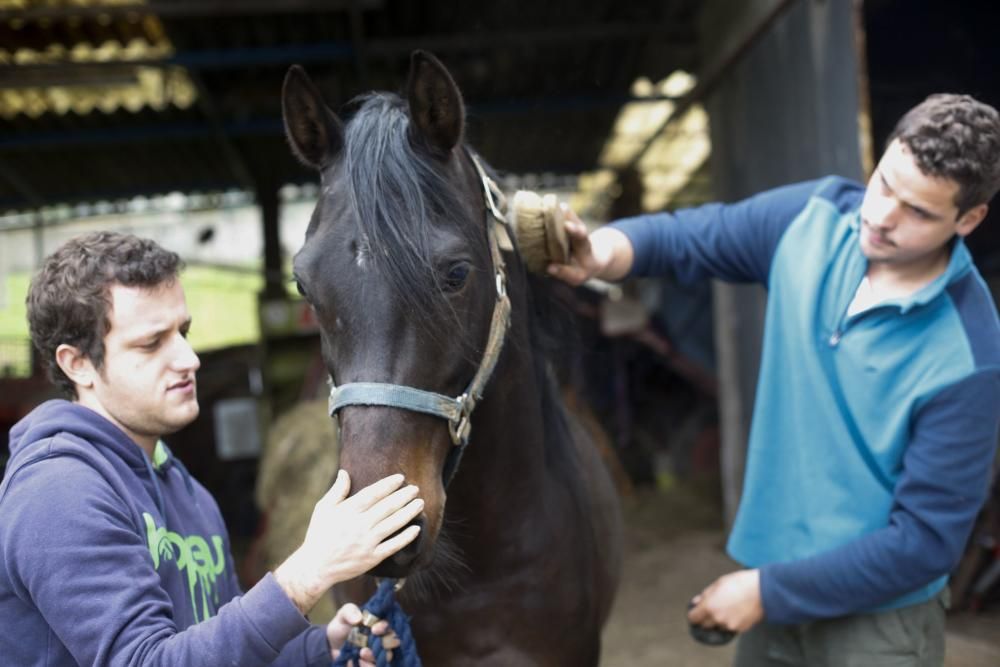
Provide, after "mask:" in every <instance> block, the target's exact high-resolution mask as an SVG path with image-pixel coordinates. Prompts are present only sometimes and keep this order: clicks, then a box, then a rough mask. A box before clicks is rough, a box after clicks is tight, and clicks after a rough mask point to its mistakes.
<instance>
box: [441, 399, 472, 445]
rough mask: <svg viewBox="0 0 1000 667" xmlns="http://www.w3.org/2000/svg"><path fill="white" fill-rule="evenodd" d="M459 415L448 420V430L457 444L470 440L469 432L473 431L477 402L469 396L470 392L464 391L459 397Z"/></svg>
mask: <svg viewBox="0 0 1000 667" xmlns="http://www.w3.org/2000/svg"><path fill="white" fill-rule="evenodd" d="M456 400H457V402H458V415H457V418H456V419H454V420H449V421H448V432H449V433H451V441H452V442H453V443H454V444H456V445H464V444H465V443H466V442H468V441H469V433H470V432H471V431H472V420H471V417H472V409H473V408H474V407H475V402H474V401H473V400H471V399H470V398H469V394H468V393H463V394H462V395H461V396H459V397H458V398H457V399H456Z"/></svg>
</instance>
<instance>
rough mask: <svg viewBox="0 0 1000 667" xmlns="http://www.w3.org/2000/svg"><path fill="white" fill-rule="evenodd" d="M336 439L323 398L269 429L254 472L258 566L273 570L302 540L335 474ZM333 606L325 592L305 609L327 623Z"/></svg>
mask: <svg viewBox="0 0 1000 667" xmlns="http://www.w3.org/2000/svg"><path fill="white" fill-rule="evenodd" d="M338 452H339V447H338V442H337V435H336V431H335V429H334V426H333V420H332V419H330V416H329V415H328V414H327V403H326V400H317V401H308V402H305V403H300V404H299V405H296V406H295V407H294V408H292V409H291V410H289V411H288V412H286V413H285V414H283V415H282V416H281V417H279V418H278V419H277V420H276V421H275V423H274V426H272V428H271V429H270V431H269V432H268V436H267V442H266V444H265V446H264V454H263V456H262V457H261V460H260V468H259V470H258V474H257V488H256V500H257V506H258V507H259V508H260V510H261V511H262V512H263V513H264V514H265V516H266V522H267V523H266V529H265V532H264V533H263V535H262V537H261V542H260V558H261V561H262V565H263V566H264V567H265V568H266V569H267V570H271V569H273V568H274V567H275V566H277V565H278V564H280V563H281V562H282V561H283V560H284V559H285V558H287V557H288V555H289V554H291V553H292V552H293V551H294V550H295V549H297V548H298V547H299V545H301V544H302V540H303V539H304V538H305V534H306V529H307V528H308V527H309V519H310V518H311V517H312V511H313V507H314V506H315V505H316V502H317V501H319V499H320V498H322V497H323V494H325V493H326V492H327V491H328V490H329V488H330V486H331V485H332V484H333V480H334V478H335V477H336V474H337V465H338ZM335 611H336V609H335V607H334V604H333V599H332V597H329V596H327V597H324V598H323V599H321V600H320V602H319V603H318V604H317V605H316V607H314V608H313V610H312V612H311V613H310V614H309V617H310V619H311V620H312V621H313V622H314V623H326V622H328V621H329V620H330V619H331V618H333V615H334V612H335Z"/></svg>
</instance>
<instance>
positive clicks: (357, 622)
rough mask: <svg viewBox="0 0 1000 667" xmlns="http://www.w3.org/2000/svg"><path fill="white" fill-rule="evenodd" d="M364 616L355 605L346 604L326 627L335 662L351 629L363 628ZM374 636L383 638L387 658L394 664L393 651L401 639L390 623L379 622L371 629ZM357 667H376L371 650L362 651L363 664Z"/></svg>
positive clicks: (331, 653)
mask: <svg viewBox="0 0 1000 667" xmlns="http://www.w3.org/2000/svg"><path fill="white" fill-rule="evenodd" d="M362 619H363V615H362V613H361V610H360V609H358V606H357V605H355V604H351V603H348V604H345V605H344V606H343V607H341V608H340V609H338V610H337V615H336V616H334V617H333V620H332V621H330V623H329V624H327V626H326V639H327V641H328V642H329V643H330V647H331V648H330V655H331V656H332V658H333V659H334V660H336V659H337V658H338V657H339V656H340V649H341V648H343V646H344V642H346V641H347V635H349V634H350V632H351V629H352V628H355V627H360V626H361V621H362ZM371 633H372V634H373V635H379V636H381V637H382V647H383V648H385V649H386V652H385V657H386V659H388V660H389V662H392V649H394V648H398V647H399V637H397V636H396V633H395V632H393V631H392V630H390V629H389V623H388V622H386V621H379V622H377V623H375V625H373V626H372V627H371ZM357 667H375V654H374V653H372V650H371V649H370V648H367V647H366V648H363V649H361V664H360V665H358V666H357Z"/></svg>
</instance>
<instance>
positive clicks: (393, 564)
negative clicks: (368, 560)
mask: <svg viewBox="0 0 1000 667" xmlns="http://www.w3.org/2000/svg"><path fill="white" fill-rule="evenodd" d="M426 525H427V524H426V522H425V521H424V519H423V518H422V517H418V518H417V519H415V520H413V521H411V522H410V523H409V525H408V526H406V527H407V528H408V527H409V526H420V533H419V534H418V535H417V537H416V538H415V539H414V540H413V541H412V542H410V543H409V544H407V545H406V546H405V547H403V548H402V549H400V550H399V551H397V552H396V553H394V554H393V555H391V556H389V557H388V558H386V559H385V560H384V561H382V562H381V563H379V564H378V565H376V566H375V567H374V568H372V570H371V571H370V572H369V574H371V575H373V576H376V577H392V578H396V579H398V578H400V577H405V576H407V575H409V574H410V572H411V571H412V570H413V569H414V568H415V567H416V566H417V565H418V562H419V559H420V558H419V557H420V554H421V552H422V548H423V546H424V535H425V533H426ZM403 530H405V528H404V529H403ZM399 532H402V530H400V531H399ZM399 532H397V533H396V535H398V534H399Z"/></svg>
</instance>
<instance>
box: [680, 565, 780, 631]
mask: <svg viewBox="0 0 1000 667" xmlns="http://www.w3.org/2000/svg"><path fill="white" fill-rule="evenodd" d="M692 602H693V603H694V606H693V607H691V610H690V611H689V612H688V620H689V621H690V622H691V623H694V624H696V625H701V626H704V627H717V628H723V629H726V630H732V631H734V632H745V631H747V630H749V629H750V628H751V627H753V626H754V625H756V624H757V623H758V622H760V621H762V620H763V619H764V604H763V602H762V601H761V597H760V570H740V571H738V572H732V573H730V574H727V575H724V576H722V577H719V578H718V579H716V580H715V581H713V582H712V583H711V584H710V585H709V586H708V587H707V588H706V589H705V590H703V591H702V592H701V593H699V594H698V595H696V596H695V597H694V599H693V600H692Z"/></svg>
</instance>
